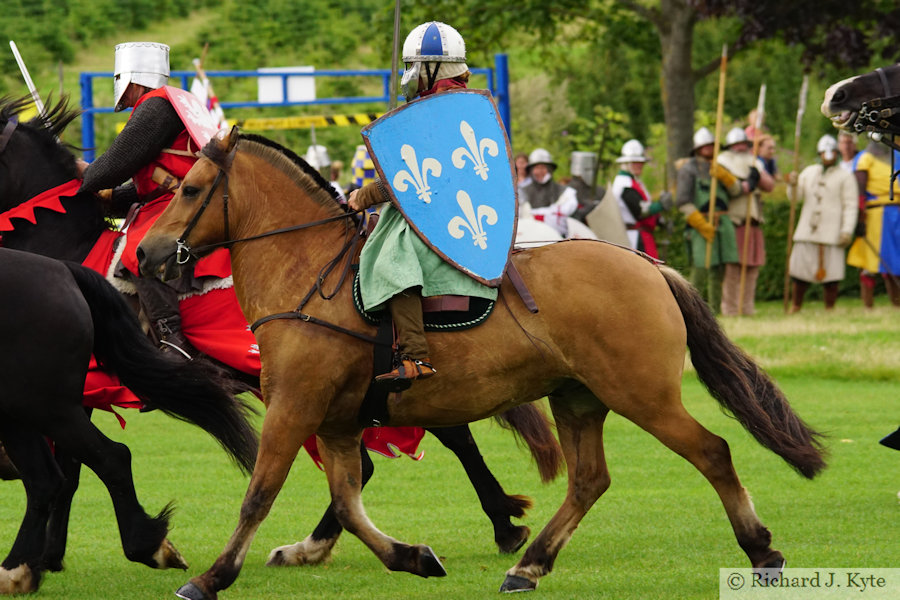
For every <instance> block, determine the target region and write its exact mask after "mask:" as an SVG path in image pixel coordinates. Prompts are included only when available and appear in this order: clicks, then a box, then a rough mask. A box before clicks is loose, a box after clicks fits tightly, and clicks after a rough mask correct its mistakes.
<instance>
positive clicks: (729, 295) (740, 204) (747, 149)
mask: <svg viewBox="0 0 900 600" xmlns="http://www.w3.org/2000/svg"><path fill="white" fill-rule="evenodd" d="M725 145H726V149H725V151H724V152H721V153H719V156H718V161H717V162H718V164H719V165H721V166H723V167H725V168H726V169H727V170H728V171H729V172H730V173H731V174H732V175H734V176H735V177H737V178H738V179H740V180H741V186H742V188H743V193H742V194H741V195H740V196H737V197H736V198H732V200H731V202H730V203H729V204H728V218H730V219H731V222H732V223H733V224H734V227H735V237H736V239H737V245H738V262H736V263H727V264H726V265H725V279H724V281H723V282H722V314H723V315H726V316H733V315H737V314H738V312H739V310H738V308H739V306H740V304H743V307H742V308H743V310H742V311H740V312H743V314H745V315H752V314H753V312H754V310H755V309H754V300H755V297H756V280H757V279H758V278H759V269H760V268H761V267H762V266H763V265H764V264H765V262H766V247H765V241H764V240H763V234H762V229H761V228H760V225H761V224H762V222H763V214H762V199H761V197H760V195H759V194H754V193H753V192H754V191H755V190H756V189H757V188H758V189H760V190H762V191H764V192H771V191H772V189H773V188H774V187H775V180H774V179H773V178H772V176H771V175H769V174H768V172H766V169H765V167H764V166H763V163H762V161H760V160H759V158H758V157H754V156H753V153H752V152H751V144H750V140H748V139H747V134H746V133H745V132H744V130H743V129H741V128H740V127H735V128H734V129H732V130H731V131H729V132H728V133H727V134H726V136H725ZM745 235H746V236H748V238H747V242H748V243H747V245H746V251H747V255H746V256H744V246H745V241H744V239H745V238H744V236H745ZM742 263H744V264H746V274H745V281H744V298H743V303H740V302H739V300H738V296H739V295H740V281H741V270H742V267H741V264H742Z"/></svg>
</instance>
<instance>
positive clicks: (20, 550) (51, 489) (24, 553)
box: [0, 422, 62, 594]
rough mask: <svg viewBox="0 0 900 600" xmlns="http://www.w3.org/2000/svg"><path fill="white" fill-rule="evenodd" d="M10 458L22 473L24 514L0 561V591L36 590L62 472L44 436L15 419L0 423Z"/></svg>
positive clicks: (6, 592)
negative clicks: (45, 539) (13, 539)
mask: <svg viewBox="0 0 900 600" xmlns="http://www.w3.org/2000/svg"><path fill="white" fill-rule="evenodd" d="M0 439H2V440H3V444H4V447H5V448H6V452H7V454H8V455H9V458H10V460H11V461H12V463H13V464H14V465H15V466H16V469H17V470H18V472H19V474H20V475H21V477H22V483H23V484H24V486H25V494H26V497H27V501H26V508H25V516H24V518H23V519H22V525H21V526H20V527H19V533H18V535H17V536H16V541H15V542H14V543H13V546H12V549H10V551H9V554H8V555H7V556H6V559H5V560H4V561H3V563H2V565H0V567H2V568H0V594H22V593H28V592H34V591H37V589H38V587H39V586H40V581H41V573H42V568H41V554H42V553H43V550H44V537H45V534H46V526H47V518H48V516H49V514H50V505H51V503H52V502H53V497H54V495H55V494H56V493H57V491H58V490H59V488H60V486H61V485H62V475H61V474H60V472H59V468H58V467H57V466H56V462H55V461H54V460H53V454H52V453H51V452H50V447H49V446H48V445H47V442H46V441H45V440H44V438H43V437H42V436H41V435H40V434H39V433H38V432H37V431H34V430H29V429H25V428H22V426H21V424H19V423H8V422H7V423H5V424H3V425H2V426H0Z"/></svg>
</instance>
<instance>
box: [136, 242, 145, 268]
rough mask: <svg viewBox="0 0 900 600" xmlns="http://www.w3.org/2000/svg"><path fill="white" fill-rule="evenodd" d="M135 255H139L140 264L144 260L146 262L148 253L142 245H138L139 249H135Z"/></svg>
mask: <svg viewBox="0 0 900 600" xmlns="http://www.w3.org/2000/svg"><path fill="white" fill-rule="evenodd" d="M134 255H135V256H136V257H137V259H138V263H139V264H140V263H142V262H144V258H145V256H146V255H145V254H144V249H143V248H141V247H140V246H138V247H137V249H136V250H135V251H134Z"/></svg>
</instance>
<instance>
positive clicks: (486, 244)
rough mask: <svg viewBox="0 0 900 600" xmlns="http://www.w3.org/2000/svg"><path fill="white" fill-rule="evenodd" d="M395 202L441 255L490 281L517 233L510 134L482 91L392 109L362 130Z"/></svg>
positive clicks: (496, 279)
mask: <svg viewBox="0 0 900 600" xmlns="http://www.w3.org/2000/svg"><path fill="white" fill-rule="evenodd" d="M362 135H363V139H364V140H365V142H366V146H368V148H369V153H370V154H371V156H372V159H373V161H374V163H375V168H376V170H377V171H378V175H379V177H380V178H381V180H382V181H383V182H384V183H385V184H386V187H388V188H389V190H390V193H391V196H392V200H393V202H394V204H395V205H396V206H397V208H399V210H400V211H401V212H402V213H403V216H404V217H405V218H406V220H407V221H408V222H409V224H410V225H411V227H412V228H413V230H414V231H415V232H416V233H417V234H418V235H419V237H421V238H422V240H424V241H425V243H426V244H428V245H429V246H430V247H431V248H432V249H433V250H434V251H435V252H437V253H438V254H439V255H440V256H441V257H442V258H443V259H444V260H446V261H447V262H449V263H450V264H452V265H453V266H455V267H456V268H458V269H459V270H461V271H462V272H464V273H466V274H467V275H469V276H470V277H472V278H474V279H476V280H478V281H480V282H481V283H484V284H485V285H490V286H497V285H499V284H500V279H501V278H502V277H503V271H504V270H505V268H506V263H507V261H508V260H509V254H510V252H511V250H512V245H513V241H514V240H515V233H516V207H517V202H516V186H515V183H514V178H513V177H514V176H513V173H514V170H513V162H512V154H511V151H510V146H509V139H508V138H507V137H506V130H505V129H504V128H503V124H502V122H501V121H500V117H499V114H498V112H497V107H496V105H495V104H494V100H493V98H492V97H491V94H490V92H488V91H486V90H453V91H447V92H443V93H439V94H435V95H433V96H428V97H426V98H422V99H419V100H414V101H412V102H410V103H408V104H406V105H404V106H402V107H400V108H397V109H395V110H393V111H391V112H389V113H387V114H385V115H384V116H382V117H381V118H379V119H378V120H376V121H374V122H372V123H371V124H369V125H367V126H366V127H365V128H364V129H363V130H362Z"/></svg>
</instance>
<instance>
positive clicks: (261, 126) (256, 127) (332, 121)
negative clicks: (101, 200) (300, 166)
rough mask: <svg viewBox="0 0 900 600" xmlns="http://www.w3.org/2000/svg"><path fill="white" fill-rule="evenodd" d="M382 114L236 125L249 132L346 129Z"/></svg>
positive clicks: (277, 119) (253, 121)
mask: <svg viewBox="0 0 900 600" xmlns="http://www.w3.org/2000/svg"><path fill="white" fill-rule="evenodd" d="M382 114H384V113H377V114H376V113H357V114H353V115H331V116H328V117H326V116H321V115H318V116H308V115H300V116H296V117H269V118H261V119H244V120H241V121H238V122H237V124H238V126H239V127H240V128H241V129H249V130H251V131H267V130H271V129H308V128H310V127H348V126H350V125H368V124H369V123H371V122H372V121H374V120H375V119H377V118H378V117H380V116H381V115H382Z"/></svg>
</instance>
